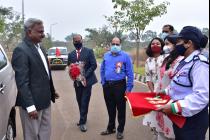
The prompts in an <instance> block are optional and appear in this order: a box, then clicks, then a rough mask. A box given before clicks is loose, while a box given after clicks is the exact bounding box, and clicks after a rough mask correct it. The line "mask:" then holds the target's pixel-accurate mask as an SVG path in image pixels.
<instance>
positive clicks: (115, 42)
mask: <svg viewBox="0 0 210 140" xmlns="http://www.w3.org/2000/svg"><path fill="white" fill-rule="evenodd" d="M112 44H119V45H120V44H121V41H120V39H119V38H118V37H115V38H113V39H112Z"/></svg>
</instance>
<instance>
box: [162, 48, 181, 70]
mask: <svg viewBox="0 0 210 140" xmlns="http://www.w3.org/2000/svg"><path fill="white" fill-rule="evenodd" d="M178 57H179V54H178V53H177V51H176V49H174V50H173V51H172V52H171V53H170V54H169V56H167V57H166V58H165V59H164V61H163V64H162V66H164V65H165V64H166V70H168V69H169V68H170V67H171V64H172V63H173V62H174V61H175V60H176V59H177V58H178Z"/></svg>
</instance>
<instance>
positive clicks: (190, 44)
mask: <svg viewBox="0 0 210 140" xmlns="http://www.w3.org/2000/svg"><path fill="white" fill-rule="evenodd" d="M202 38H203V34H202V33H201V31H200V30H199V29H198V28H196V27H193V26H186V27H184V28H183V29H182V31H181V32H180V34H179V36H178V38H177V44H176V50H177V52H178V53H179V54H180V55H182V56H184V59H183V60H182V61H181V62H180V64H179V65H178V66H177V67H176V70H175V74H174V77H173V80H172V82H171V84H170V88H171V89H170V91H169V94H170V96H171V98H172V99H173V100H174V102H173V103H172V104H170V105H166V106H164V107H161V108H160V109H159V110H160V111H162V112H164V113H166V114H169V113H174V114H181V115H182V116H184V117H186V122H185V124H184V126H183V128H179V127H177V126H176V125H175V124H174V125H173V127H174V133H175V137H176V140H205V135H206V132H207V129H208V125H209V114H208V104H209V64H208V61H207V58H206V57H205V56H203V55H202V54H201V48H202V46H201V44H202V43H201V40H202Z"/></svg>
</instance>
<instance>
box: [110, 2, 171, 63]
mask: <svg viewBox="0 0 210 140" xmlns="http://www.w3.org/2000/svg"><path fill="white" fill-rule="evenodd" d="M112 2H113V3H114V8H115V13H114V15H115V16H117V17H122V18H121V20H120V22H119V24H120V27H121V28H122V29H123V30H125V31H131V32H133V33H134V34H135V36H136V42H137V44H138V45H137V51H136V57H137V59H136V60H137V62H136V64H137V66H139V63H138V59H139V47H140V40H141V39H142V36H143V33H144V30H145V28H146V26H147V25H149V23H150V22H151V21H152V20H153V19H154V18H155V17H158V16H162V15H164V14H166V13H167V5H169V2H162V3H160V4H157V5H156V4H155V3H154V0H132V1H129V2H128V1H126V0H112Z"/></svg>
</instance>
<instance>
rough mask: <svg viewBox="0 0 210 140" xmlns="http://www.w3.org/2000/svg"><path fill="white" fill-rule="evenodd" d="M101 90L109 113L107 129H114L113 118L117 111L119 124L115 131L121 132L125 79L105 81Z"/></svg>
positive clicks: (123, 119) (124, 111) (124, 112)
mask: <svg viewBox="0 0 210 140" xmlns="http://www.w3.org/2000/svg"><path fill="white" fill-rule="evenodd" d="M103 91H104V99H105V102H106V106H107V110H108V115H109V123H108V127H107V130H110V131H112V130H113V129H115V120H116V114H117V111H118V123H119V126H118V128H117V131H118V132H121V133H122V132H123V131H124V127H125V121H126V100H125V97H124V96H125V91H126V80H120V81H112V82H110V81H107V82H106V83H105V84H104V85H103Z"/></svg>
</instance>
